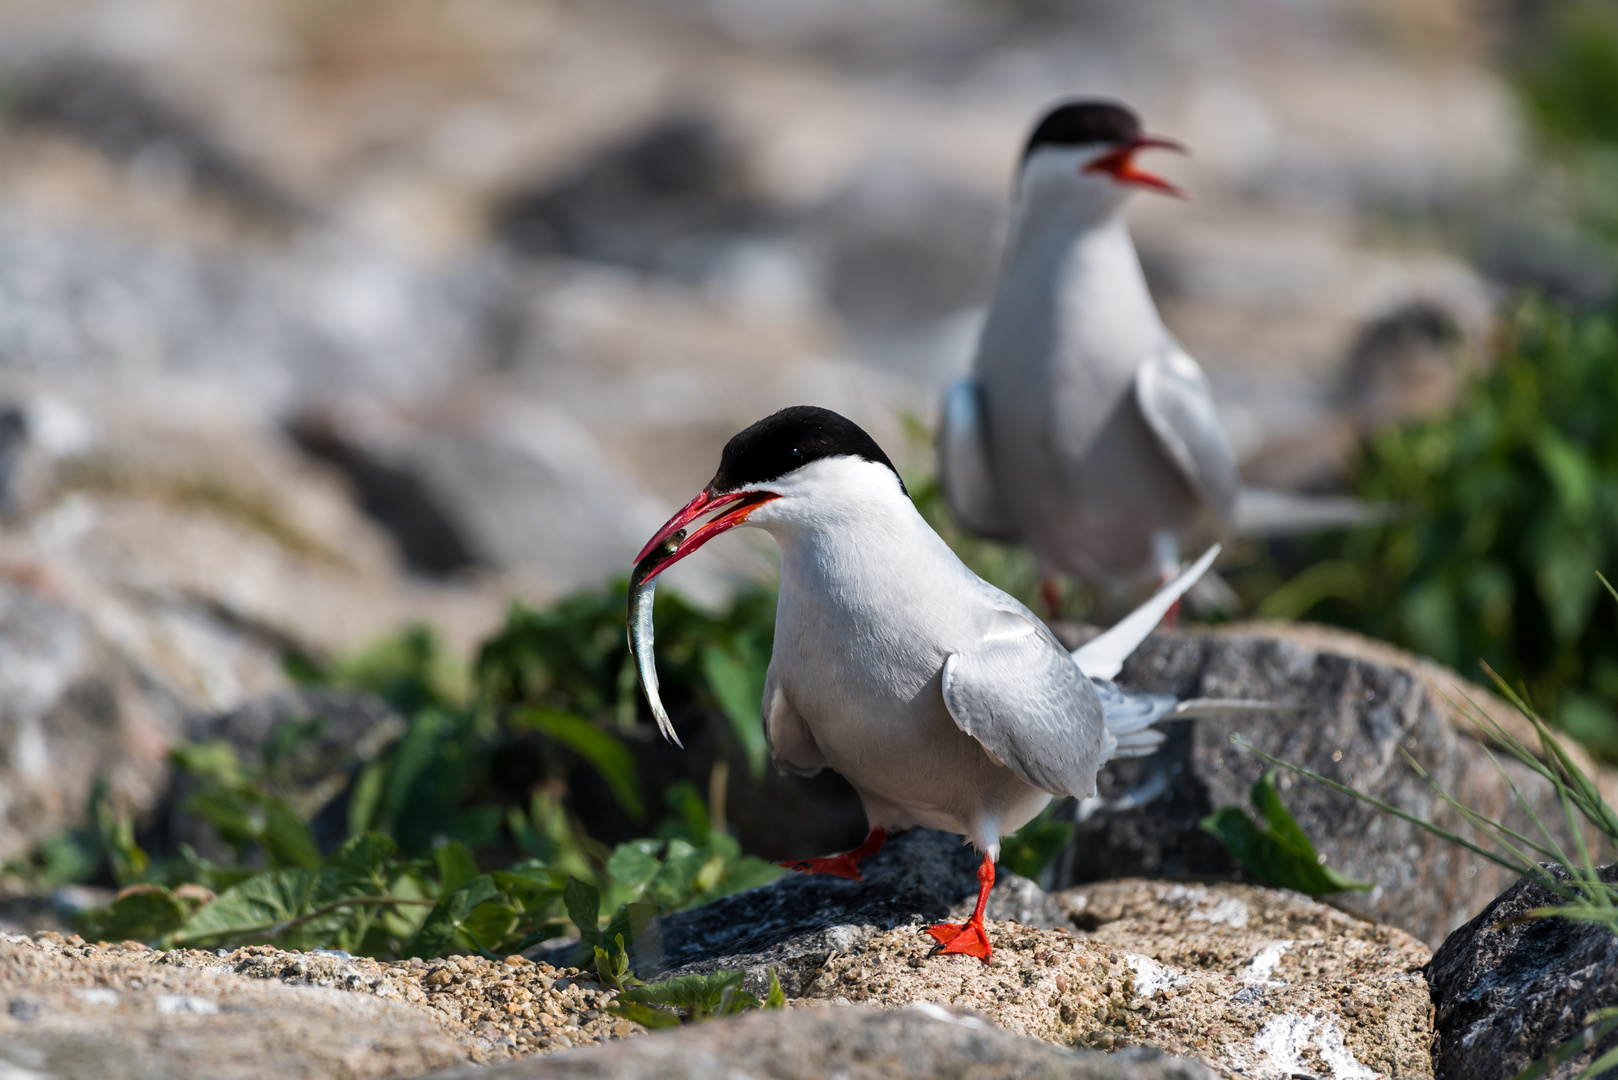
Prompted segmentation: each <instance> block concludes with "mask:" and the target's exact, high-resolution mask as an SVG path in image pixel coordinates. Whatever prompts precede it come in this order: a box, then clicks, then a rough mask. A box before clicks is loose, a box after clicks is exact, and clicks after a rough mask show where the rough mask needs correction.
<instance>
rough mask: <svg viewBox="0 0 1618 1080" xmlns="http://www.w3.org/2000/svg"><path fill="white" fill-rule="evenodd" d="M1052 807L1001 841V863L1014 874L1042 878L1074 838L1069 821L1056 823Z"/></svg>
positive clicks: (1071, 824) (1072, 827)
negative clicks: (1047, 868) (1052, 815)
mask: <svg viewBox="0 0 1618 1080" xmlns="http://www.w3.org/2000/svg"><path fill="white" fill-rule="evenodd" d="M1052 812H1053V811H1052V809H1051V808H1047V809H1046V810H1044V811H1043V812H1041V813H1040V815H1039V816H1038V817H1036V818H1035V819H1034V820H1033V821H1030V822H1029V823H1028V824H1027V825H1024V826H1023V827H1022V828H1020V829H1018V830H1017V831H1016V832H1014V833H1012V834H1011V835H1010V836H1008V837H1005V838H1004V839H1003V840H1001V841H1000V864H1001V865H1002V866H1004V867H1005V868H1006V869H1007V870H1010V871H1011V872H1012V873H1014V874H1021V875H1022V876H1023V877H1025V878H1034V879H1036V880H1037V879H1038V878H1039V875H1040V874H1042V873H1044V872H1045V868H1046V867H1047V866H1049V865H1050V864H1051V860H1052V859H1054V858H1056V856H1057V855H1059V854H1061V852H1062V849H1063V848H1065V847H1067V844H1068V841H1069V840H1071V839H1073V830H1074V826H1073V823H1072V822H1069V821H1052V820H1051V819H1050V815H1051V813H1052Z"/></svg>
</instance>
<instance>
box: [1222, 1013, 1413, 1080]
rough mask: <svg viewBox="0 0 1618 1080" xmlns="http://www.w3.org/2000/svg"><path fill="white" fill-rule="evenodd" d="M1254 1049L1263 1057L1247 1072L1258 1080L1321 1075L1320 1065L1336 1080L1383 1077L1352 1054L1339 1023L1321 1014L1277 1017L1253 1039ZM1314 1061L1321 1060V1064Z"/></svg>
mask: <svg viewBox="0 0 1618 1080" xmlns="http://www.w3.org/2000/svg"><path fill="white" fill-rule="evenodd" d="M1252 1047H1253V1049H1254V1050H1256V1051H1258V1053H1259V1055H1260V1057H1259V1059H1258V1060H1256V1061H1254V1062H1253V1063H1252V1065H1251V1068H1249V1069H1246V1070H1244V1072H1246V1073H1247V1075H1249V1076H1252V1077H1254V1078H1255V1080H1289V1078H1290V1077H1293V1076H1299V1075H1311V1076H1314V1075H1320V1074H1321V1068H1320V1064H1324V1065H1325V1073H1324V1075H1326V1076H1327V1077H1330V1078H1332V1080H1377V1078H1378V1077H1380V1076H1381V1075H1382V1074H1381V1073H1378V1072H1376V1071H1375V1070H1373V1069H1369V1068H1366V1067H1365V1066H1364V1065H1363V1064H1361V1063H1360V1061H1359V1059H1358V1058H1356V1057H1355V1056H1354V1055H1353V1054H1351V1053H1349V1051H1348V1049H1347V1048H1346V1047H1344V1045H1343V1033H1342V1031H1341V1030H1340V1029H1339V1028H1338V1027H1337V1024H1336V1022H1335V1021H1333V1020H1332V1018H1331V1017H1328V1016H1325V1015H1322V1014H1319V1013H1316V1014H1313V1015H1309V1016H1301V1015H1299V1014H1297V1013H1286V1014H1284V1015H1282V1016H1277V1017H1275V1018H1274V1019H1272V1020H1270V1021H1269V1022H1268V1023H1267V1024H1265V1025H1264V1027H1263V1028H1262V1029H1260V1030H1259V1033H1258V1034H1257V1035H1255V1036H1253V1041H1252ZM1312 1059H1318V1061H1319V1063H1320V1064H1317V1063H1316V1060H1312Z"/></svg>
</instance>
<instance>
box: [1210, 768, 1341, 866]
mask: <svg viewBox="0 0 1618 1080" xmlns="http://www.w3.org/2000/svg"><path fill="white" fill-rule="evenodd" d="M1275 777H1276V771H1275V770H1274V769H1270V770H1269V771H1267V772H1265V773H1264V775H1262V776H1260V777H1259V778H1258V780H1257V781H1256V782H1255V783H1254V784H1253V790H1252V794H1251V798H1252V800H1253V809H1255V810H1257V811H1258V815H1259V820H1258V821H1257V822H1255V821H1254V820H1253V819H1252V818H1251V817H1249V816H1248V814H1247V813H1246V811H1244V810H1242V808H1241V807H1239V806H1224V807H1221V808H1220V809H1218V810H1217V811H1215V812H1214V813H1212V814H1210V815H1209V816H1208V817H1205V818H1203V819H1202V820H1201V821H1199V822H1197V827H1198V828H1200V829H1202V830H1203V831H1204V832H1208V833H1212V834H1213V835H1214V836H1215V837H1217V838H1218V839H1219V842H1220V843H1222V844H1224V845H1225V848H1226V850H1228V851H1229V852H1230V853H1231V855H1233V856H1235V858H1236V861H1237V862H1239V863H1241V864H1242V868H1243V869H1244V870H1246V871H1247V872H1248V873H1249V874H1252V875H1253V877H1255V878H1257V879H1258V880H1259V881H1261V882H1263V883H1264V884H1266V885H1273V886H1275V887H1277V888H1282V889H1292V890H1293V891H1295V892H1301V893H1303V894H1304V895H1306V896H1326V895H1329V894H1330V893H1335V892H1342V891H1344V890H1345V889H1369V888H1370V887H1371V886H1370V885H1367V884H1366V883H1364V882H1362V881H1355V880H1353V879H1352V878H1349V877H1345V876H1344V875H1342V874H1339V873H1338V872H1337V871H1336V870H1333V869H1332V868H1331V867H1329V866H1327V865H1326V860H1325V859H1324V858H1323V857H1322V856H1321V855H1320V854H1318V853H1317V852H1316V851H1315V845H1314V843H1313V842H1312V841H1310V839H1309V836H1308V834H1307V833H1305V832H1304V831H1303V829H1302V828H1301V827H1300V826H1299V825H1298V823H1297V821H1296V820H1294V819H1293V817H1292V814H1291V813H1289V812H1288V810H1287V808H1286V806H1285V805H1283V804H1282V802H1281V796H1280V794H1279V793H1278V792H1277V791H1276V790H1275Z"/></svg>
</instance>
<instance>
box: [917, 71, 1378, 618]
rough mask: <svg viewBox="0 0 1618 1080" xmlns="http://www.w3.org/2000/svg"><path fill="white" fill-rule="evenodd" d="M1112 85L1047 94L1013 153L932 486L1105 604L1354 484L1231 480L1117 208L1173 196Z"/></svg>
mask: <svg viewBox="0 0 1618 1080" xmlns="http://www.w3.org/2000/svg"><path fill="white" fill-rule="evenodd" d="M1153 149H1163V150H1177V151H1182V152H1183V150H1184V148H1183V147H1181V146H1180V145H1179V144H1178V143H1176V142H1173V141H1171V140H1168V139H1163V138H1158V137H1156V136H1152V135H1147V134H1144V133H1143V132H1142V131H1141V126H1140V121H1139V120H1138V119H1137V118H1136V116H1135V114H1134V113H1133V112H1131V111H1130V110H1129V109H1127V108H1125V107H1124V106H1123V105H1120V104H1117V103H1116V102H1111V101H1073V102H1067V103H1064V104H1062V105H1059V106H1058V107H1056V108H1055V109H1053V110H1052V111H1051V112H1050V113H1049V114H1047V115H1046V116H1045V117H1044V118H1043V119H1042V120H1041V121H1040V122H1039V124H1038V125H1037V126H1036V127H1035V128H1034V131H1033V134H1032V135H1030V136H1029V139H1028V142H1027V145H1026V147H1025V148H1024V151H1023V158H1022V164H1021V167H1020V168H1019V170H1018V175H1017V186H1016V199H1015V206H1014V208H1013V212H1012V220H1011V226H1010V238H1009V242H1008V246H1007V251H1006V256H1005V261H1004V264H1003V265H1002V267H1001V272H1000V277H999V281H998V283H997V284H996V287H995V292H994V296H993V299H992V301H991V303H990V305H989V311H988V316H987V318H986V320H985V322H984V326H983V332H982V336H981V338H980V339H979V343H978V350H977V355H976V359H975V360H974V361H973V370H972V374H971V375H970V376H968V377H967V378H966V379H963V380H961V381H960V382H958V383H956V384H955V385H953V386H952V387H951V388H950V389H949V390H948V391H947V392H946V394H945V398H944V408H943V420H942V424H941V427H940V435H939V459H940V466H941V473H942V476H943V486H944V494H945V497H946V499H947V500H948V502H949V505H950V509H951V511H952V512H953V513H954V515H955V517H956V519H957V520H958V521H959V522H960V523H961V524H962V525H964V526H965V527H966V528H967V529H969V530H970V531H972V532H974V533H977V534H978V535H980V536H985V537H988V538H991V539H997V540H1022V541H1024V542H1026V543H1027V544H1028V545H1029V546H1030V547H1031V548H1032V549H1033V551H1034V554H1035V556H1036V557H1037V558H1038V559H1039V563H1040V567H1041V570H1042V572H1043V574H1044V578H1045V594H1046V604H1047V606H1049V607H1051V608H1052V609H1053V610H1054V608H1055V604H1056V601H1055V588H1054V583H1055V579H1056V578H1057V577H1058V576H1060V575H1066V574H1076V575H1078V576H1079V577H1082V578H1084V579H1085V580H1086V581H1089V582H1090V583H1091V584H1092V585H1094V586H1095V587H1096V588H1097V589H1098V590H1099V591H1100V593H1101V599H1102V601H1103V606H1104V607H1106V608H1111V609H1113V610H1117V609H1118V608H1119V606H1120V604H1121V603H1123V602H1124V601H1126V600H1127V598H1128V597H1130V596H1134V595H1139V593H1140V592H1141V591H1143V590H1144V588H1146V587H1147V586H1149V585H1157V584H1161V583H1162V582H1164V581H1166V580H1168V578H1169V577H1171V576H1172V575H1173V574H1174V573H1175V572H1176V571H1177V570H1178V569H1179V560H1180V557H1181V553H1182V552H1188V551H1198V550H1201V549H1204V548H1206V547H1208V546H1209V545H1210V544H1213V543H1215V542H1217V541H1219V540H1222V539H1223V538H1225V537H1226V536H1228V535H1229V534H1230V533H1231V532H1233V531H1240V532H1260V533H1278V532H1292V531H1301V530H1306V529H1312V528H1321V527H1332V526H1340V525H1348V524H1354V523H1358V522H1361V521H1365V520H1368V519H1371V518H1374V517H1375V514H1376V512H1375V511H1374V510H1373V509H1372V508H1368V507H1366V506H1364V505H1363V504H1361V503H1359V502H1358V501H1357V500H1354V499H1347V498H1309V497H1305V496H1295V495H1288V494H1286V493H1282V492H1272V491H1256V490H1243V489H1242V485H1241V477H1240V475H1239V474H1238V472H1237V468H1236V455H1235V453H1234V452H1233V451H1232V449H1231V446H1230V442H1229V440H1228V439H1227V438H1226V437H1225V431H1224V428H1223V427H1222V426H1221V424H1220V421H1219V417H1218V415H1217V413H1216V412H1215V409H1214V400H1213V393H1212V391H1211V389H1210V388H1209V385H1208V379H1207V377H1206V376H1205V375H1204V374H1203V372H1202V369H1201V368H1200V367H1198V366H1197V362H1196V361H1195V360H1193V359H1192V358H1191V357H1190V356H1189V355H1187V354H1186V352H1185V350H1184V349H1182V348H1181V347H1180V345H1179V343H1178V342H1176V341H1175V340H1174V337H1173V336H1172V335H1171V334H1170V333H1169V331H1168V329H1167V328H1166V327H1164V325H1163V320H1162V319H1161V318H1160V317H1159V316H1158V312H1157V307H1156V305H1155V304H1154V303H1153V302H1152V296H1151V293H1150V292H1148V290H1147V287H1146V278H1145V276H1144V274H1142V272H1141V265H1140V259H1139V257H1138V256H1137V255H1136V253H1135V245H1134V243H1133V242H1132V241H1131V240H1130V236H1129V229H1128V227H1127V226H1126V225H1125V223H1124V217H1123V208H1124V204H1125V202H1126V201H1127V200H1128V198H1129V196H1130V194H1131V193H1133V192H1136V191H1148V192H1153V191H1155V192H1158V193H1159V194H1167V195H1174V196H1181V197H1183V196H1184V194H1185V193H1184V192H1183V191H1181V190H1180V189H1179V188H1178V187H1176V186H1175V185H1174V184H1172V183H1170V182H1169V181H1167V180H1165V179H1163V178H1162V177H1160V176H1157V175H1155V174H1154V173H1151V172H1149V171H1147V170H1146V169H1144V168H1142V167H1141V166H1140V164H1139V163H1138V162H1137V161H1136V158H1137V157H1138V156H1139V155H1140V154H1141V153H1142V152H1143V151H1147V150H1153Z"/></svg>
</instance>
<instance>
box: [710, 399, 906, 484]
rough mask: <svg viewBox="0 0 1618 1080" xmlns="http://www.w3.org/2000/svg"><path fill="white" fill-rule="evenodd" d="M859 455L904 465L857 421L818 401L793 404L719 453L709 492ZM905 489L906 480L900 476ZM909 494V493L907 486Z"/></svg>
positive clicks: (765, 480)
mask: <svg viewBox="0 0 1618 1080" xmlns="http://www.w3.org/2000/svg"><path fill="white" fill-rule="evenodd" d="M829 457H858V458H864V459H865V460H866V461H872V462H875V463H876V464H878V465H884V466H886V467H887V468H889V469H892V470H893V475H894V476H895V477H897V476H898V475H899V470H898V469H894V468H893V462H891V461H889V460H888V455H886V454H884V453H883V452H882V448H881V447H880V446H878V445H877V444H876V440H875V439H873V438H871V437H870V436H869V435H867V434H866V433H865V430H864V429H863V428H861V427H860V426H859V425H858V424H856V423H854V421H852V420H850V419H848V418H847V417H846V416H839V415H837V414H836V413H834V412H832V411H831V410H830V409H822V408H819V407H818V406H815V405H794V406H792V407H791V408H787V409H782V410H781V411H780V412H778V413H772V414H771V415H769V416H766V417H765V418H764V419H762V420H760V421H759V422H758V423H756V424H754V425H753V426H751V427H749V428H747V429H745V430H743V431H741V432H739V433H738V434H736V435H735V436H733V437H732V438H731V440H730V442H728V443H726V444H725V452H724V453H723V454H721V455H720V457H719V471H718V472H716V473H714V477H713V480H712V482H710V483H709V484H708V490H709V491H735V490H737V489H739V488H744V487H747V486H748V485H750V484H763V483H768V482H769V481H771V480H776V479H779V478H780V477H783V476H785V475H786V474H787V473H789V472H791V471H792V470H794V469H799V468H802V467H803V466H805V465H807V464H809V463H810V462H811V461H818V460H820V459H821V458H829ZM899 489H900V490H901V491H903V490H904V481H903V480H900V481H899ZM905 494H906V495H908V494H910V493H909V492H908V491H906V492H905Z"/></svg>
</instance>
